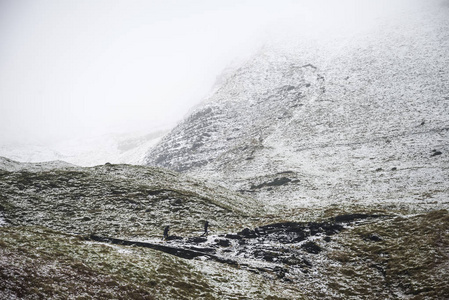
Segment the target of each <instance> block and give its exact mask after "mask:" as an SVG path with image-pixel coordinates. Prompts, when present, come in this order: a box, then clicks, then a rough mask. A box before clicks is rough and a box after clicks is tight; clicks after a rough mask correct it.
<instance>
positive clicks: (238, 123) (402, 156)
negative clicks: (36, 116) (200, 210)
mask: <svg viewBox="0 0 449 300" xmlns="http://www.w3.org/2000/svg"><path fill="white" fill-rule="evenodd" d="M441 3H442V2H441ZM448 15H449V7H448V6H447V5H441V6H439V7H438V9H437V10H434V9H433V8H432V9H430V8H427V9H426V10H422V11H418V10H416V11H414V10H411V11H409V12H408V14H405V13H404V15H403V16H401V18H399V19H394V20H383V23H382V26H380V27H378V28H374V29H370V31H369V32H366V31H365V32H361V33H360V34H358V35H355V36H353V37H352V38H351V39H349V38H344V39H340V40H339V39H338V38H336V39H335V40H331V39H329V40H328V41H326V42H322V43H315V44H313V43H312V42H310V41H307V40H305V41H303V43H299V44H297V45H296V46H292V45H289V46H286V47H279V46H276V47H274V46H273V47H268V48H266V49H264V50H263V51H261V52H260V53H258V55H256V56H255V57H254V58H253V59H252V60H250V61H249V62H247V63H246V64H244V65H242V66H241V68H239V69H237V70H236V71H235V72H234V73H233V74H232V75H231V76H229V77H228V78H227V80H225V81H224V82H223V83H222V85H221V86H220V87H219V88H218V89H217V91H216V92H215V93H214V94H213V95H212V96H211V97H210V98H209V99H207V101H205V102H204V104H203V105H202V106H201V107H199V108H198V109H197V110H196V111H195V112H193V113H192V115H191V116H190V117H188V118H187V119H186V120H185V121H184V122H183V123H181V124H180V125H179V126H177V127H176V128H175V129H174V130H173V131H172V132H171V133H170V134H169V135H167V136H166V137H165V138H164V139H163V140H162V141H161V142H160V143H159V144H158V145H157V146H156V147H155V148H153V149H152V150H151V151H150V152H149V154H148V155H147V158H146V163H147V164H149V165H157V166H163V167H167V168H170V169H173V170H177V171H182V172H188V173H190V174H192V175H195V176H198V177H200V178H201V177H202V178H204V179H208V180H212V181H214V182H217V183H220V184H222V185H225V186H226V187H228V188H231V189H234V190H238V191H240V192H241V193H244V194H248V195H252V196H254V197H256V198H258V199H261V200H263V201H265V202H267V203H270V204H283V205H286V206H287V207H292V206H299V207H309V206H321V205H330V204H340V203H345V204H370V205H371V204H375V205H376V206H378V205H381V206H383V207H386V206H390V205H395V206H401V205H403V204H405V205H406V206H407V207H413V208H417V209H428V208H434V207H438V206H440V207H448V204H449V203H448V202H447V196H448V190H449V184H448V182H449V174H448V172H447V168H448V165H449V156H448V153H449V143H448V141H449V85H448V83H449V82H448V79H449V71H448V70H449V18H447V16H448Z"/></svg>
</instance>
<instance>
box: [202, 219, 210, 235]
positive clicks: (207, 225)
mask: <svg viewBox="0 0 449 300" xmlns="http://www.w3.org/2000/svg"><path fill="white" fill-rule="evenodd" d="M207 227H209V222H208V221H206V222H205V223H204V233H203V234H202V235H201V236H207Z"/></svg>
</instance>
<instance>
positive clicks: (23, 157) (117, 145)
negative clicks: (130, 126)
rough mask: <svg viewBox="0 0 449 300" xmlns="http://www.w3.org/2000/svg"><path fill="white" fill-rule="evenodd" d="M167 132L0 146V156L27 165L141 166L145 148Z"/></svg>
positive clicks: (110, 135)
mask: <svg viewBox="0 0 449 300" xmlns="http://www.w3.org/2000/svg"><path fill="white" fill-rule="evenodd" d="M167 132H168V129H164V130H158V131H154V132H152V133H149V134H142V133H140V134H136V133H126V134H105V135H100V136H94V137H84V138H71V139H70V138H69V139H66V140H62V141H58V142H54V143H43V144H42V143H41V144H36V143H23V144H4V145H2V144H0V156H3V157H7V158H9V159H13V160H17V161H22V162H30V163H35V162H43V161H54V160H63V161H66V162H69V163H72V164H75V165H79V166H86V167H88V166H95V165H101V164H105V163H107V162H109V163H126V164H142V163H143V159H144V157H145V154H146V152H147V151H148V148H151V147H153V146H154V145H155V144H156V143H157V142H159V141H160V139H161V137H162V136H163V135H164V134H166V133H167Z"/></svg>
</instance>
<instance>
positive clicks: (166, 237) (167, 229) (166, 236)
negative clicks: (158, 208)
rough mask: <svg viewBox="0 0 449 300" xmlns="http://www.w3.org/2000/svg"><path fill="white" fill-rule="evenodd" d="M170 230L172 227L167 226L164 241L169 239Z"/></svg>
mask: <svg viewBox="0 0 449 300" xmlns="http://www.w3.org/2000/svg"><path fill="white" fill-rule="evenodd" d="M169 230H170V226H166V227H165V229H164V240H166V239H168V231H169Z"/></svg>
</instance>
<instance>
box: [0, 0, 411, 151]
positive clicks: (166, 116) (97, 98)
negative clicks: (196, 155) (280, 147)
mask: <svg viewBox="0 0 449 300" xmlns="http://www.w3.org/2000/svg"><path fill="white" fill-rule="evenodd" d="M404 3H407V4H408V3H410V2H407V1H404V0H396V1H393V2H391V1H373V0H366V1H356V0H342V1H338V2H335V1H327V0H321V1H306V0H303V1H294V0H282V1H269V0H266V1H256V0H246V1H237V0H234V1H229V0H226V1H225V0H218V1H207V0H195V1H183V2H180V1H174V0H171V1H167V0H165V1H162V0H157V1H143V0H142V1H137V0H135V1H114V2H112V1H105V0H96V1H87V0H81V1H57V0H47V1H46V0H37V1H31V0H23V1H13V0H10V1H8V0H3V1H0V38H1V40H2V47H1V48H0V99H1V102H0V128H1V130H0V144H8V143H13V142H18V141H20V142H30V143H37V142H40V143H45V142H53V141H58V140H64V139H68V138H70V137H86V136H92V135H95V134H107V133H112V132H127V131H142V132H151V131H153V129H158V128H162V127H170V126H173V125H174V124H176V122H178V121H179V120H181V119H182V118H183V117H184V116H185V115H186V113H187V112H188V111H189V110H190V109H191V108H192V107H193V106H195V105H197V104H198V103H200V102H201V100H203V98H204V96H205V95H206V94H207V93H208V92H209V91H210V89H211V88H212V86H213V84H214V82H215V80H216V77H217V76H218V75H220V73H221V72H222V70H223V69H224V68H226V66H228V65H229V64H230V63H231V62H232V61H233V60H235V59H237V58H239V57H240V58H241V57H245V56H248V55H249V54H250V53H252V52H254V51H255V50H256V49H258V48H259V47H261V46H262V45H264V43H266V42H267V41H268V40H269V39H270V38H273V37H277V36H281V35H283V34H285V33H286V31H287V32H289V31H292V32H299V33H301V34H308V35H311V36H312V37H313V38H315V39H324V38H327V36H328V35H337V34H342V33H344V32H346V31H348V30H353V31H354V30H358V29H359V28H363V27H364V26H368V25H370V26H371V25H372V24H374V23H373V22H375V21H376V18H377V17H378V16H379V15H382V14H386V13H391V12H393V13H395V12H396V11H400V9H401V7H405V6H403V5H404Z"/></svg>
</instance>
